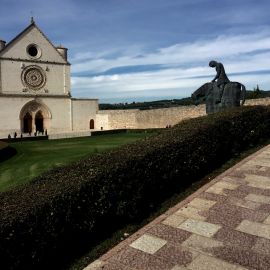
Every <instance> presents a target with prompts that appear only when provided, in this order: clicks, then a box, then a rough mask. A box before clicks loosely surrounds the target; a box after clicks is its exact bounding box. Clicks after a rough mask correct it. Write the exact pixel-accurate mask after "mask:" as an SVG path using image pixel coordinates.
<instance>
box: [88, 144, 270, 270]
mask: <svg viewBox="0 0 270 270" xmlns="http://www.w3.org/2000/svg"><path fill="white" fill-rule="evenodd" d="M132 269H133V270H135V269H137V270H144V269H149V270H151V269H153V270H159V269H160V270H167V269H168V270H184V269H189V270H198V269H199V270H200V269H201V270H204V269H205V270H217V269H228V270H243V269H260V270H269V269H270V145H268V146H267V147H265V148H263V149H262V150H260V151H258V152H257V153H255V154H253V155H251V156H250V157H248V158H246V159H245V160H243V161H242V162H240V163H238V164H237V165H235V166H234V167H232V168H231V169H229V170H227V171H226V172H224V173H223V174H221V175H219V176H218V177H216V178H215V179H214V180H212V181H211V182H210V183H209V184H207V185H205V186H203V187H202V188H200V189H199V190H198V191H197V192H195V193H194V194H192V195H191V196H190V197H188V198H187V199H186V200H184V201H182V202H180V203H179V204H177V205H176V206H174V207H173V208H171V209H169V210H168V211H167V212H166V213H165V214H163V215H161V216H159V217H158V218H156V219H155V220H154V221H153V222H151V223H149V224H148V225H146V226H145V227H143V228H142V229H140V230H139V231H138V232H136V233H135V234H133V235H131V236H130V237H129V238H127V239H126V240H124V241H123V242H121V243H120V244H119V245H117V246H116V247H114V248H113V249H111V250H110V251H109V252H107V253H106V254H104V255H103V256H102V257H100V258H99V259H98V260H96V261H95V262H93V263H92V264H90V265H89V266H87V267H86V268H85V270H132Z"/></svg>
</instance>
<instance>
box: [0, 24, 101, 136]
mask: <svg viewBox="0 0 270 270" xmlns="http://www.w3.org/2000/svg"><path fill="white" fill-rule="evenodd" d="M70 66H71V65H70V63H69V62H68V59H67V49H66V48H64V47H62V46H59V47H55V46H54V45H53V44H52V43H51V42H50V40H49V39H48V38H47V37H46V36H45V35H44V34H43V32H42V31H41V30H40V29H39V28H38V26H37V25H36V23H35V22H34V21H33V20H32V21H31V24H30V25H29V26H28V27H27V28H26V29H24V30H23V31H22V32H21V33H20V34H19V35H17V36H16V37H15V38H14V39H13V40H11V41H10V42H9V43H8V44H6V42H5V41H3V40H0V137H7V136H8V134H11V135H12V134H13V133H14V132H17V133H29V132H31V133H34V132H36V131H38V132H45V131H46V130H47V132H48V133H49V134H52V133H68V132H79V131H89V130H90V131H91V130H94V129H100V128H101V127H100V126H99V125H98V124H97V122H100V121H98V119H97V114H98V100H97V99H74V98H72V97H71V83H70ZM101 122H102V116H101Z"/></svg>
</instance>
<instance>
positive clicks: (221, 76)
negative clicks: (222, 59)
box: [209, 60, 230, 103]
mask: <svg viewBox="0 0 270 270" xmlns="http://www.w3.org/2000/svg"><path fill="white" fill-rule="evenodd" d="M209 66H210V67H212V68H214V67H215V68H216V71H217V75H216V76H215V78H214V79H213V80H212V82H215V80H217V86H218V87H219V89H220V91H219V97H218V99H217V100H216V103H220V102H221V98H222V95H223V91H224V87H225V85H226V84H227V83H228V82H230V80H229V79H228V77H227V75H226V73H225V69H224V66H223V65H222V64H221V63H218V62H217V61H213V60H212V61H210V62H209Z"/></svg>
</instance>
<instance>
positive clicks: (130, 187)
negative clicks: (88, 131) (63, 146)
mask: <svg viewBox="0 0 270 270" xmlns="http://www.w3.org/2000/svg"><path fill="white" fill-rule="evenodd" d="M269 134H270V108H269V107H262V106H256V107H244V108H238V109H235V110H231V111H224V112H220V113H217V114H213V115H209V116H204V117H200V118H196V119H192V120H189V121H185V122H182V123H180V124H179V125H176V126H175V127H173V128H171V129H166V130H164V131H163V132H161V133H160V134H159V135H156V136H153V137H150V138H147V139H145V140H144V141H139V142H137V143H134V144H131V145H127V146H124V147H122V148H120V149H117V150H113V151H111V152H108V153H105V154H97V155H95V156H91V157H89V158H88V159H85V160H83V161H80V162H77V163H74V164H72V165H69V166H65V167H62V168H57V169H54V170H52V171H50V172H48V173H45V174H43V175H41V176H40V177H38V178H36V179H35V180H34V181H33V182H31V183H29V184H27V185H25V186H22V187H20V188H18V189H13V190H10V191H7V192H5V193H2V194H0V256H1V258H0V263H1V267H2V268H3V269H43V268H46V267H47V269H48V265H50V263H52V262H53V260H54V259H55V258H58V259H59V258H61V259H62V255H63V254H66V253H65V252H67V250H69V251H70V250H74V251H75V250H77V249H78V248H79V247H80V246H81V245H83V243H85V242H91V241H94V240H93V239H96V238H97V237H96V236H95V235H98V237H100V238H102V236H103V234H104V233H106V231H110V230H113V229H115V228H119V226H121V225H123V224H124V222H128V221H131V220H134V219H137V218H140V217H142V216H144V215H146V214H148V213H149V212H150V211H151V208H152V207H155V206H157V205H158V204H159V203H160V202H161V201H162V200H164V199H165V198H166V197H168V196H169V195H171V194H173V193H174V192H176V191H178V192H179V191H181V189H182V188H183V187H185V186H187V185H190V184H192V182H194V181H196V180H199V179H200V178H201V177H202V176H203V175H205V174H206V173H208V172H210V171H212V170H213V169H214V168H216V167H217V166H220V165H221V164H222V163H224V162H225V161H226V160H228V159H229V158H230V157H232V156H233V155H234V154H236V153H238V152H240V151H242V150H243V149H245V148H247V147H250V145H255V144H257V143H258V142H260V141H262V140H266V139H268V138H269ZM51 265H54V266H55V263H52V264H51ZM54 268H56V267H52V266H51V268H50V269H54Z"/></svg>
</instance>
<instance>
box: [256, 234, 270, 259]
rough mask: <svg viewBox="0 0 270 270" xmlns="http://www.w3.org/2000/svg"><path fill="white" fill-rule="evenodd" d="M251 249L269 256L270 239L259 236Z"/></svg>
mask: <svg viewBox="0 0 270 270" xmlns="http://www.w3.org/2000/svg"><path fill="white" fill-rule="evenodd" d="M252 249H253V250H254V251H256V252H259V253H263V254H266V255H268V256H270V240H269V239H266V238H261V237H259V238H258V240H257V242H256V244H255V245H254V246H253V248H252Z"/></svg>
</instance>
